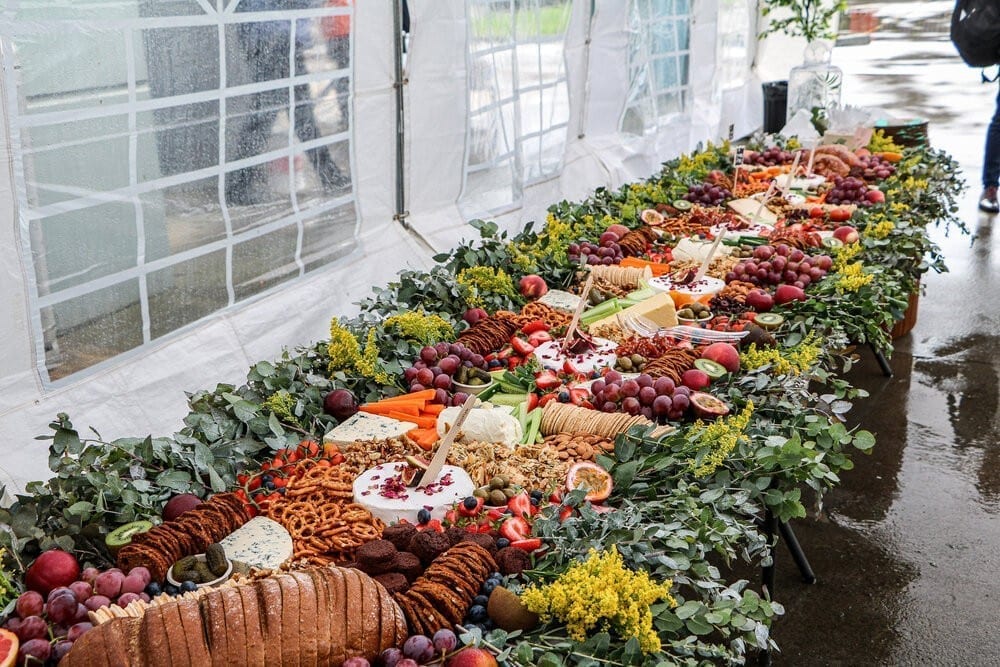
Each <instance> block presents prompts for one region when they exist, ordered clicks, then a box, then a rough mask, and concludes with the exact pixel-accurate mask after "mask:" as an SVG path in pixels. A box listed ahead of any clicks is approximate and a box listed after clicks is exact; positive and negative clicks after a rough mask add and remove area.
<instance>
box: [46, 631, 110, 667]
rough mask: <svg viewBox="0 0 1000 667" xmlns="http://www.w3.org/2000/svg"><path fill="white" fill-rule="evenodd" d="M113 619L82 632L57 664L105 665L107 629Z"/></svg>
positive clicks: (74, 666)
mask: <svg viewBox="0 0 1000 667" xmlns="http://www.w3.org/2000/svg"><path fill="white" fill-rule="evenodd" d="M112 623H114V621H108V622H107V623H102V624H101V625H98V626H97V627H95V628H94V629H92V630H91V631H90V632H87V633H84V634H83V635H81V637H80V638H79V639H77V640H76V641H75V642H74V643H73V648H72V649H70V652H69V653H67V654H66V657H64V658H63V659H62V660H61V661H60V662H59V664H60V665H65V666H67V667H107V666H108V653H107V648H106V644H107V643H108V634H109V633H108V630H109V629H110V628H109V627H108V626H110V625H111V624H112Z"/></svg>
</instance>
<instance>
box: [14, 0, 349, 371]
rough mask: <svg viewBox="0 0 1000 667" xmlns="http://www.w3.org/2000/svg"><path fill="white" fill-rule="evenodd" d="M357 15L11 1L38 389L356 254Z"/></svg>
mask: <svg viewBox="0 0 1000 667" xmlns="http://www.w3.org/2000/svg"><path fill="white" fill-rule="evenodd" d="M352 11H353V9H352V7H351V6H350V2H349V0H139V1H138V2H135V1H132V0H93V1H91V2H63V3H51V2H44V1H43V0H33V1H27V0H26V1H23V2H19V3H8V4H7V9H6V12H5V14H4V17H3V18H2V19H0V21H2V22H0V37H2V40H3V45H4V50H5V52H4V54H3V55H4V59H5V61H6V62H7V63H8V64H9V65H10V66H8V67H7V68H6V77H7V80H6V82H5V83H6V85H7V89H8V91H9V92H11V93H12V91H16V95H15V94H11V95H10V99H9V103H8V104H9V107H10V108H9V110H8V111H9V117H10V123H11V144H12V148H13V149H14V150H13V155H14V159H15V171H16V175H17V183H16V185H17V189H18V192H17V198H18V215H19V223H20V236H21V244H22V248H23V255H24V257H25V258H26V259H27V260H28V261H29V262H30V267H29V269H28V273H29V280H30V281H31V282H32V287H33V293H32V294H31V309H32V317H33V324H34V338H35V341H36V349H37V360H38V366H39V371H40V374H41V376H42V378H43V381H44V382H46V383H49V382H54V381H57V380H59V379H60V378H65V377H66V376H68V375H70V374H74V373H78V372H80V371H82V370H84V369H87V368H93V367H94V366H96V365H98V364H100V363H101V362H103V361H105V360H108V359H110V358H111V357H115V356H117V355H120V354H123V353H127V352H129V351H132V350H136V349H137V348H140V347H142V346H143V345H145V344H148V343H150V342H151V341H153V340H156V339H158V338H161V337H163V336H166V335H168V334H170V333H172V332H175V331H177V330H179V329H181V328H183V327H186V326H189V325H191V324H192V323H194V322H195V321H197V320H199V319H201V318H203V317H206V316H208V315H210V314H212V313H215V312H218V311H220V310H222V309H224V308H227V307H229V306H232V305H233V304H234V303H236V302H239V301H243V300H246V299H249V298H251V297H254V296H256V295H258V294H261V293H262V292H264V291H266V290H268V289H270V288H271V287H273V286H275V285H278V284H279V283H282V282H285V281H288V280H290V279H293V278H296V277H298V276H301V275H303V274H304V273H305V272H307V271H310V270H312V269H315V268H317V267H320V266H323V265H324V264H327V263H329V262H331V261H332V260H334V259H335V258H337V257H339V256H341V255H342V254H344V253H345V252H347V251H348V250H349V249H350V248H351V247H352V246H353V245H354V244H355V243H356V238H357V232H358V215H357V212H356V207H355V201H354V193H353V190H352V184H351V172H352V166H351V165H352V160H351V146H350V136H351V132H350V118H349V115H350V114H349V108H350V107H349V103H350V100H349V95H350V90H349V88H350V78H351V57H352V56H351V54H352V48H353V45H352V33H351V18H352Z"/></svg>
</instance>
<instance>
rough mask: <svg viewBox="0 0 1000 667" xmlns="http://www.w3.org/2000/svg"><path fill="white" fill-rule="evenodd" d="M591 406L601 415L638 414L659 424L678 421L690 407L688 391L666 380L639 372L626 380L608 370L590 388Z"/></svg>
mask: <svg viewBox="0 0 1000 667" xmlns="http://www.w3.org/2000/svg"><path fill="white" fill-rule="evenodd" d="M590 392H591V393H592V394H593V395H594V406H595V407H596V408H597V409H598V410H601V411H602V412H626V413H628V414H630V415H642V416H643V417H646V418H647V419H653V420H656V421H659V422H660V423H663V422H665V421H666V420H668V419H672V420H675V421H676V420H678V419H681V418H682V417H683V416H684V414H685V413H686V412H687V411H688V408H689V407H690V405H691V401H690V397H691V390H690V389H689V388H688V387H685V386H683V385H681V386H676V385H675V384H674V381H673V380H671V379H670V378H667V377H661V378H657V379H655V380H654V379H653V378H652V376H650V375H648V374H646V373H641V374H640V375H639V376H638V377H636V378H633V379H629V380H626V379H625V378H623V377H622V375H621V373H619V372H617V371H608V372H607V373H606V374H605V375H604V377H602V378H600V379H597V380H595V381H594V383H593V384H592V385H591V387H590Z"/></svg>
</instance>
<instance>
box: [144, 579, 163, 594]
mask: <svg viewBox="0 0 1000 667" xmlns="http://www.w3.org/2000/svg"><path fill="white" fill-rule="evenodd" d="M162 592H163V587H162V586H160V583H159V582H157V581H151V582H149V585H148V586H146V595H148V596H149V597H151V598H155V597H156V596H157V595H159V594H160V593H162Z"/></svg>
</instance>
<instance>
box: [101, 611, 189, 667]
mask: <svg viewBox="0 0 1000 667" xmlns="http://www.w3.org/2000/svg"><path fill="white" fill-rule="evenodd" d="M87 634H90V633H89V632H88V633H87ZM84 636H86V635H84ZM139 642H140V643H141V644H142V647H143V651H142V658H143V660H141V661H140V662H141V664H143V665H145V667H171V666H172V665H175V664H177V663H176V662H174V650H173V649H172V647H171V643H172V642H171V637H170V635H169V634H167V628H166V625H165V624H164V622H163V605H162V604H158V605H155V606H153V607H150V608H149V609H147V610H146V613H145V614H143V615H142V625H141V626H140V627H139ZM186 654H187V649H185V655H186ZM177 656H178V657H177V659H178V660H179V659H180V652H178V653H177Z"/></svg>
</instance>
